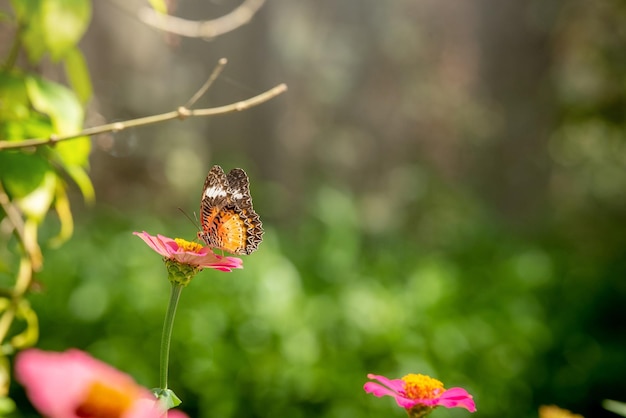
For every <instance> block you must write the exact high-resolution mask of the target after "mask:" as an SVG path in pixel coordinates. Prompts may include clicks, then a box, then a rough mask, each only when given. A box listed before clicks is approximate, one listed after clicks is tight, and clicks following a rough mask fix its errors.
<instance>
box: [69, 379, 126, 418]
mask: <svg viewBox="0 0 626 418" xmlns="http://www.w3.org/2000/svg"><path fill="white" fill-rule="evenodd" d="M134 395H136V388H135V387H133V386H130V385H128V387H125V388H116V387H111V386H107V385H106V384H104V383H101V382H94V383H93V384H92V385H91V386H90V387H89V390H88V391H87V394H86V395H85V399H83V401H82V402H81V404H80V405H78V407H77V408H76V415H77V416H79V417H85V418H119V417H121V416H122V415H124V413H125V412H127V411H128V409H129V408H130V407H131V406H132V404H133V399H134Z"/></svg>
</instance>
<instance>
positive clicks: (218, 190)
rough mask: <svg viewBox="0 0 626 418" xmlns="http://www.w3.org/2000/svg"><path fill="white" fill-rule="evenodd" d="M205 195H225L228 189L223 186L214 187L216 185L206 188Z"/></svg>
mask: <svg viewBox="0 0 626 418" xmlns="http://www.w3.org/2000/svg"><path fill="white" fill-rule="evenodd" d="M204 196H205V197H208V198H215V197H225V196H226V190H224V188H222V187H214V186H211V187H207V188H206V190H205V191H204Z"/></svg>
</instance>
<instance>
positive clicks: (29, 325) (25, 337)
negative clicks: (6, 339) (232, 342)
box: [11, 299, 39, 350]
mask: <svg viewBox="0 0 626 418" xmlns="http://www.w3.org/2000/svg"><path fill="white" fill-rule="evenodd" d="M17 318H18V319H21V320H23V321H25V322H26V328H25V329H24V331H22V332H20V333H19V334H17V335H15V336H14V337H13V338H11V345H12V346H13V348H14V349H16V350H21V349H24V348H28V347H32V346H34V345H35V344H36V343H37V340H38V339H39V320H38V318H37V313H36V312H35V311H34V310H33V309H32V308H31V306H30V303H28V301H27V300H24V299H22V300H21V301H20V304H19V306H18V309H17Z"/></svg>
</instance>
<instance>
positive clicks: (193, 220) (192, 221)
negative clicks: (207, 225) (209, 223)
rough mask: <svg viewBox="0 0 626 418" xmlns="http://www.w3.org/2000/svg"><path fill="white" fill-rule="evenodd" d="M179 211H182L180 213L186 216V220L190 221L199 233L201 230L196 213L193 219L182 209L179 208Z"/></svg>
mask: <svg viewBox="0 0 626 418" xmlns="http://www.w3.org/2000/svg"><path fill="white" fill-rule="evenodd" d="M178 210H179V211H180V213H182V214H183V215H185V218H187V219H189V221H190V222H191V224H192V225H193V226H195V227H196V229H197V230H198V231H199V230H200V223H199V222H198V216H197V215H196V212H194V213H193V218H192V217H191V216H189V215H188V214H187V212H185V211H184V210H183V209H182V208H178Z"/></svg>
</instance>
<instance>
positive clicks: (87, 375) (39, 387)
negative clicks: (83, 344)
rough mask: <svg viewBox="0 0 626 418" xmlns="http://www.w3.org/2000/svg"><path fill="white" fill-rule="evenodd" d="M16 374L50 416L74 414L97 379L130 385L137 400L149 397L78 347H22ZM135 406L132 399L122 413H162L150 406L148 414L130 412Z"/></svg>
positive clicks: (128, 417) (134, 417)
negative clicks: (51, 349) (55, 349)
mask: <svg viewBox="0 0 626 418" xmlns="http://www.w3.org/2000/svg"><path fill="white" fill-rule="evenodd" d="M15 374H16V378H17V380H18V381H19V382H21V383H22V384H23V385H24V386H25V388H26V392H27V394H28V397H29V399H30V400H31V402H32V403H33V405H34V406H35V407H36V408H37V409H38V410H39V411H40V412H41V413H42V415H45V416H47V417H49V418H74V417H76V416H77V415H76V410H77V408H78V406H79V405H81V403H82V402H83V401H84V399H85V396H86V392H87V391H88V390H89V388H90V387H91V386H92V385H93V383H94V382H96V381H97V382H103V383H104V384H106V385H107V386H110V387H115V388H124V389H127V388H132V390H133V391H135V392H136V396H137V398H136V399H137V400H139V399H150V397H152V395H151V393H150V392H149V391H148V390H147V389H145V388H142V387H141V386H139V385H137V384H136V383H135V382H134V380H133V379H132V378H131V377H130V376H128V375H126V374H124V373H122V372H120V371H118V370H116V369H114V368H113V367H111V366H109V365H107V364H105V363H102V362H100V361H98V360H96V359H94V358H93V357H91V356H89V355H88V354H86V353H84V352H82V351H79V350H68V351H66V352H65V353H52V352H45V351H41V350H37V349H30V350H26V351H23V352H21V353H19V354H18V355H17V358H16V364H15ZM152 399H154V398H153V397H152ZM152 405H154V401H153V402H152ZM135 408H136V405H135V403H133V404H132V407H131V408H130V409H129V410H128V411H127V413H125V414H124V417H125V418H131V417H132V418H140V417H141V418H144V417H145V418H150V417H153V418H157V417H159V416H160V415H161V413H162V411H159V410H158V409H155V408H154V407H153V408H152V413H151V414H150V415H148V414H143V413H142V414H137V415H135V414H131V412H132V411H133V410H135Z"/></svg>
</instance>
